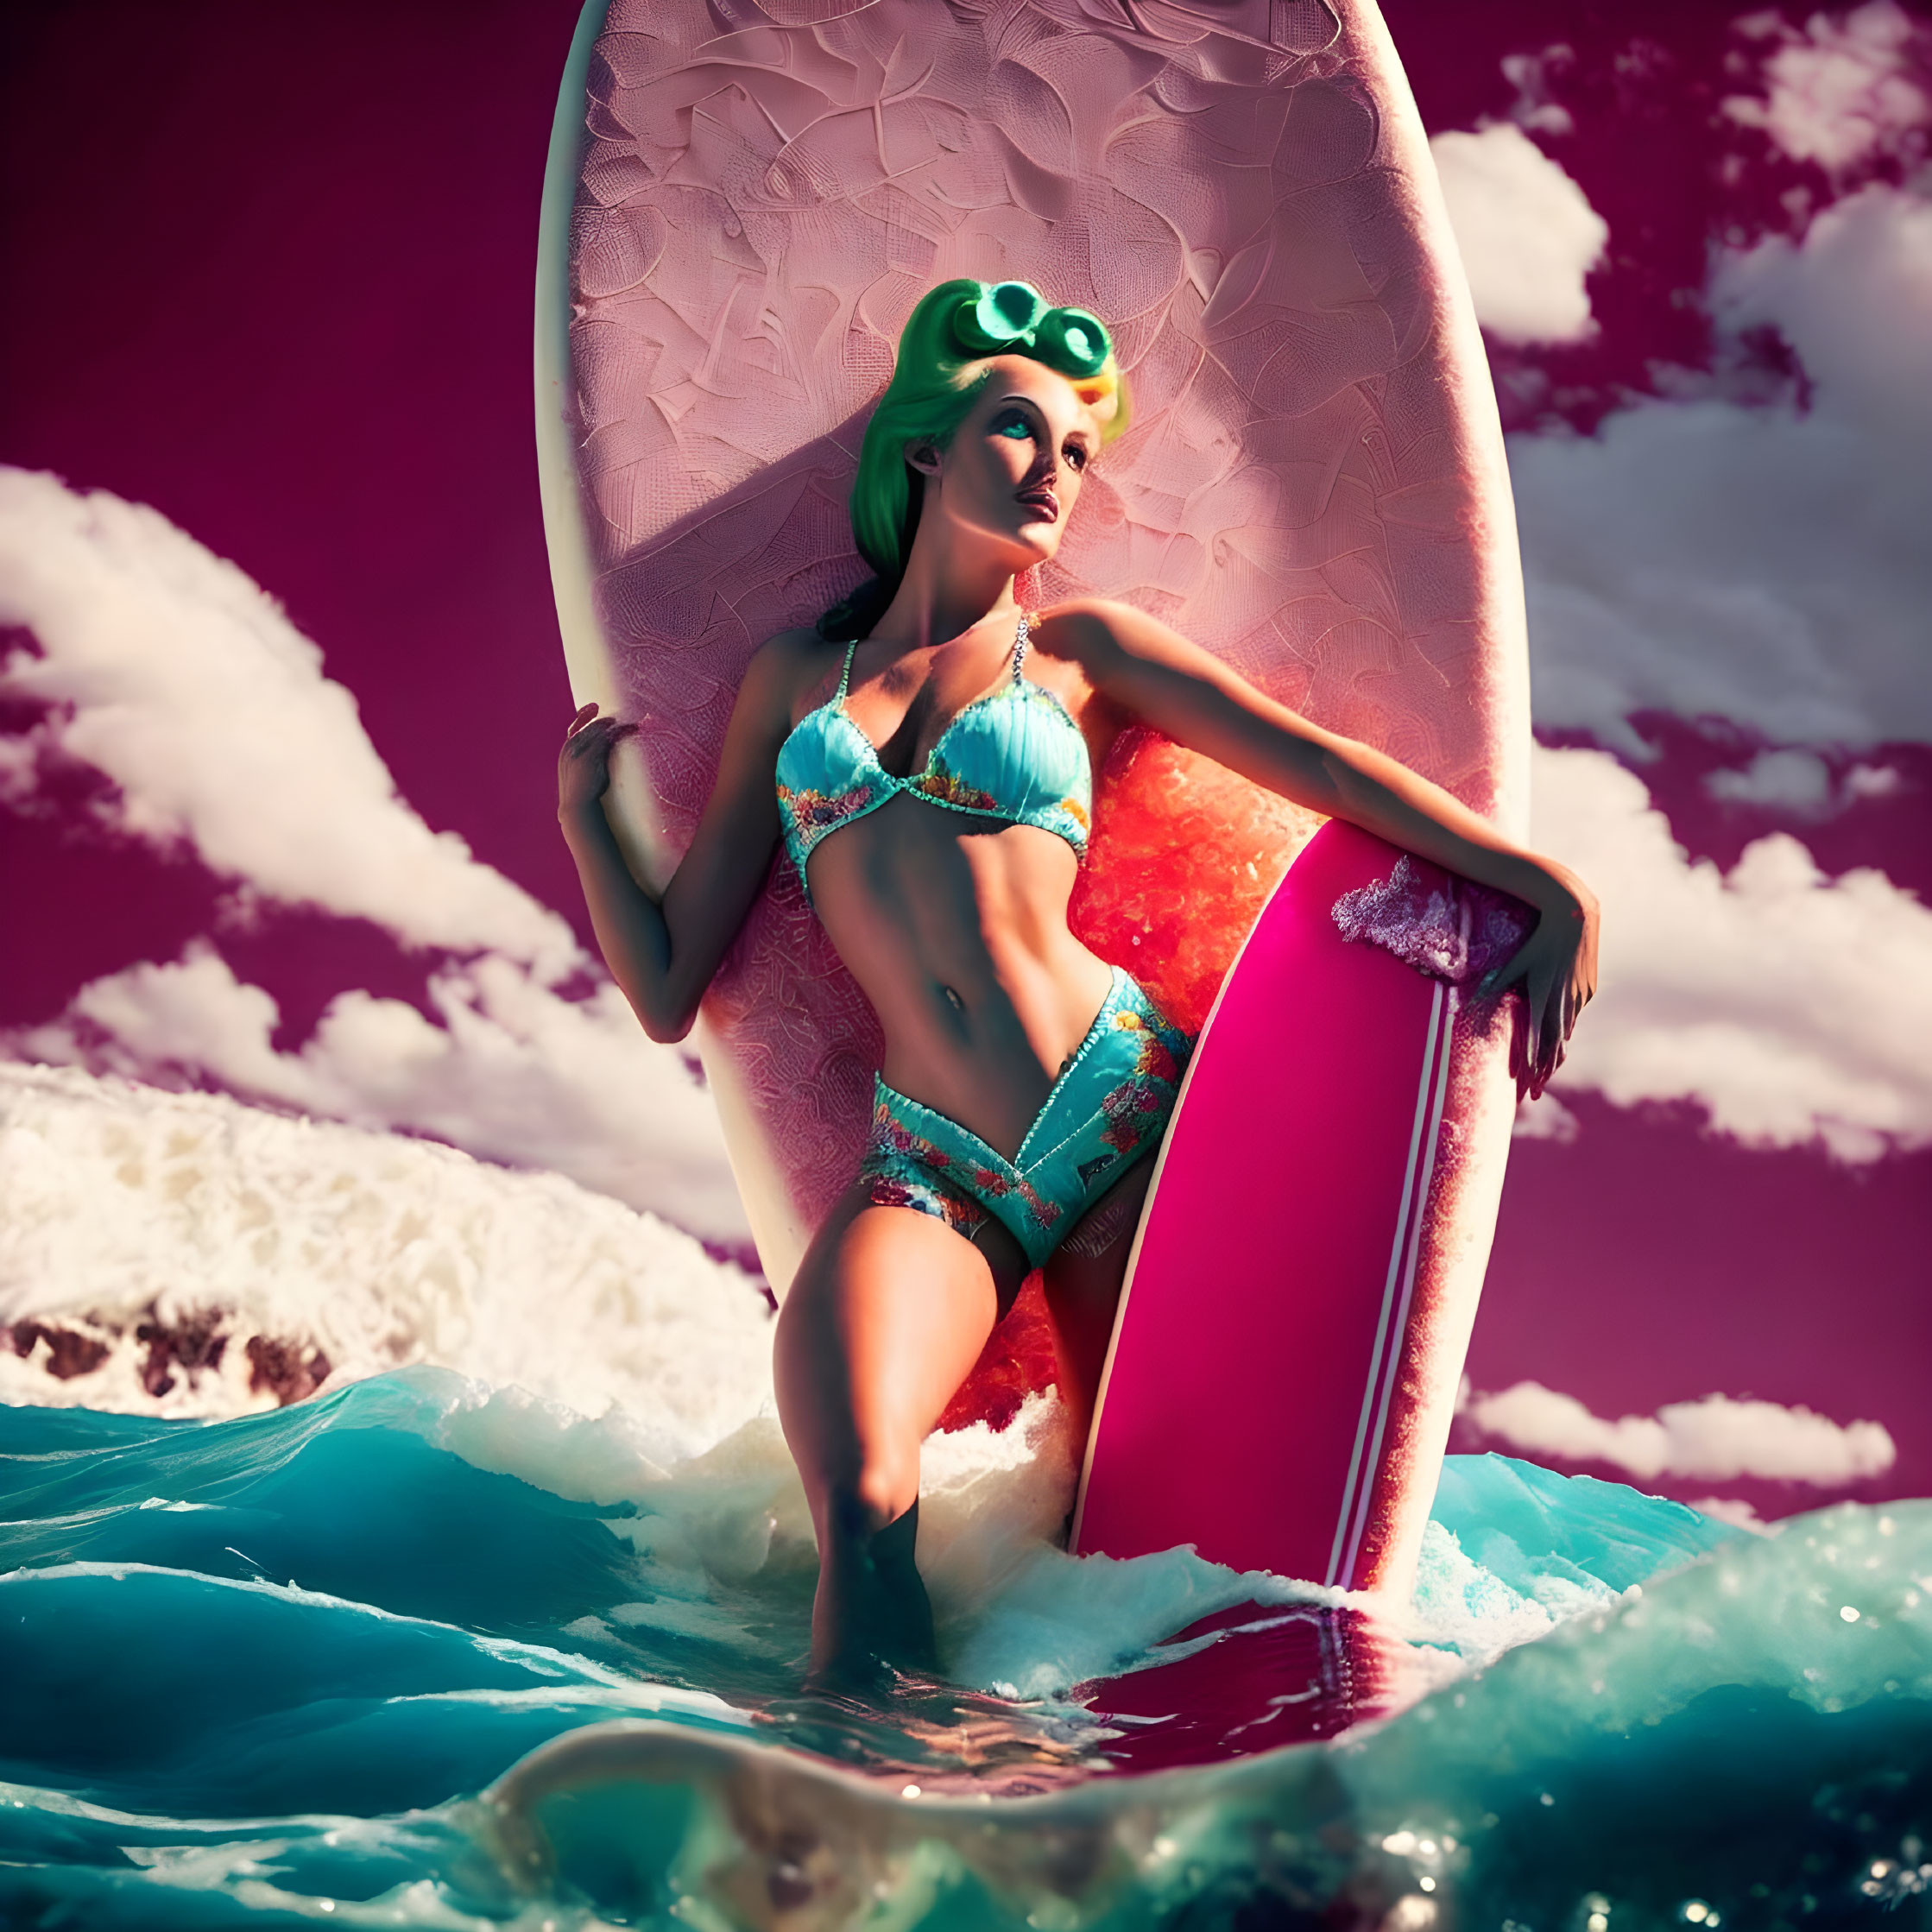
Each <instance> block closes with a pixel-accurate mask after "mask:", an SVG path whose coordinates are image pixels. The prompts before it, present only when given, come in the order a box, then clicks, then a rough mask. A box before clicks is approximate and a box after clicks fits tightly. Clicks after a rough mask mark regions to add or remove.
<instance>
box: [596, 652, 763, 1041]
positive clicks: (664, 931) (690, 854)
mask: <svg viewBox="0 0 1932 1932" xmlns="http://www.w3.org/2000/svg"><path fill="white" fill-rule="evenodd" d="M801 645H802V640H801V639H799V638H798V637H796V636H794V635H786V636H784V637H779V638H773V640H772V641H771V642H770V643H769V644H767V645H766V646H765V647H763V648H762V649H761V651H759V653H757V655H756V656H755V657H754V658H753V660H752V661H751V664H750V666H749V667H748V669H747V671H746V672H745V681H744V684H743V685H742V687H741V689H740V691H739V692H738V701H737V704H736V706H735V707H734V708H733V710H732V713H731V723H730V724H729V727H728V728H727V729H726V731H725V735H724V751H723V756H722V757H721V759H720V760H719V761H718V773H717V783H716V784H715V785H714V786H712V788H711V795H710V799H708V800H707V801H706V803H705V806H704V816H703V817H702V818H700V819H699V820H698V831H697V835H696V836H695V837H693V838H692V840H691V849H690V850H688V851H687V852H686V853H685V856H684V858H683V859H682V860H681V861H680V862H679V866H678V869H677V870H676V872H674V873H673V874H672V877H671V881H670V883H669V885H667V886H666V888H665V891H664V896H663V898H662V900H653V898H652V897H651V895H650V894H649V893H647V892H646V891H645V890H644V889H643V887H641V886H640V885H639V884H638V882H637V881H636V880H635V878H634V877H633V876H632V874H631V870H630V868H629V867H628V865H627V864H626V863H625V862H624V856H623V854H622V852H621V851H620V850H619V849H618V846H617V841H616V837H614V836H613V835H612V832H611V830H610V822H609V819H608V818H605V816H604V811H603V795H604V793H605V792H606V791H607V790H608V789H609V784H610V748H611V746H612V745H613V744H614V743H615V742H616V740H617V739H619V738H620V737H623V736H628V734H629V733H630V732H631V731H632V730H634V729H635V726H634V725H623V724H619V723H617V722H616V720H615V719H613V718H607V717H598V716H597V706H596V705H594V704H586V705H585V706H584V709H583V710H580V711H579V712H578V714H577V716H576V717H575V718H574V719H572V720H571V728H570V734H569V736H567V737H565V740H564V746H563V749H562V750H561V751H560V752H559V754H558V758H557V818H558V821H559V824H561V825H562V827H563V831H564V839H565V843H566V844H567V845H568V846H569V847H570V849H571V857H573V858H574V859H575V860H576V861H577V872H578V878H579V879H580V880H581V881H583V886H584V900H585V901H586V903H587V904H588V905H589V906H590V925H591V928H592V930H593V931H595V932H596V934H597V948H598V950H599V951H601V952H602V953H603V959H604V963H605V964H606V965H607V966H608V967H609V969H610V974H611V977H612V978H613V979H615V980H616V982H617V984H618V986H619V987H620V988H622V990H623V994H624V997H625V998H626V999H627V1000H628V1001H630V1003H631V1007H632V1010H633V1011H634V1012H635V1013H636V1014H637V1017H638V1019H639V1020H640V1021H641V1023H642V1025H643V1027H644V1031H645V1032H647V1033H648V1034H649V1035H650V1037H651V1038H652V1039H654V1040H664V1041H670V1040H680V1039H683V1038H684V1037H685V1034H686V1033H688V1032H690V1031H691V1022H692V1021H693V1020H695V1019H696V1018H697V1017H698V1001H700V1000H701V999H703V997H704V989H705V988H707V987H708V986H710V983H711V975H713V974H714V973H716V972H717V969H718V963H719V962H720V961H721V960H722V959H723V957H724V954H725V950H726V949H727V948H728V947H729V945H730V944H731V942H732V940H733V939H734V938H736V937H737V932H738V928H739V927H740V926H741V925H743V924H744V919H745V915H746V913H747V912H749V911H750V910H751V903H752V900H754V898H755V897H756V896H757V893H758V888H759V887H760V886H761V884H763V882H764V879H765V874H766V870H767V868H768V867H769V865H770V863H771V856H772V847H773V845H774V844H775V843H777V841H778V836H779V818H778V799H777V794H776V792H775V791H774V789H773V773H774V770H775V767H776V766H777V763H778V752H779V747H780V745H781V744H783V743H784V742H785V736H786V732H787V730H788V729H790V726H791V709H792V686H793V684H794V682H795V680H796V679H797V677H798V676H799V670H800V661H799V660H800V657H801Z"/></svg>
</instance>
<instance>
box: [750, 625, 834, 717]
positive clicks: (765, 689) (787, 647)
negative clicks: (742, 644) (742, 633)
mask: <svg viewBox="0 0 1932 1932" xmlns="http://www.w3.org/2000/svg"><path fill="white" fill-rule="evenodd" d="M844 654H845V647H844V646H843V644H833V643H830V642H828V641H826V640H825V639H824V638H823V637H821V636H820V635H818V632H817V631H816V630H814V629H813V628H811V625H810V624H801V625H800V626H799V628H797V629H795V630H781V631H780V632H778V633H777V634H776V635H773V636H771V637H767V639H766V640H765V641H764V642H763V643H762V644H761V645H760V646H759V647H758V648H757V649H756V650H755V651H754V652H753V653H751V661H750V663H749V664H748V665H747V666H745V675H744V683H743V685H742V687H741V697H742V700H744V701H746V702H750V703H755V704H767V705H770V706H771V707H773V709H774V710H778V711H780V712H789V711H790V710H791V709H792V704H793V703H794V701H795V700H796V699H797V698H799V696H800V695H801V694H802V693H804V692H805V691H809V690H811V687H812V685H815V684H817V683H818V682H819V681H820V680H821V679H823V678H824V675H825V672H826V669H827V667H828V666H830V667H831V668H832V669H834V670H836V669H837V666H838V664H839V661H840V660H841V659H842V658H843V656H844Z"/></svg>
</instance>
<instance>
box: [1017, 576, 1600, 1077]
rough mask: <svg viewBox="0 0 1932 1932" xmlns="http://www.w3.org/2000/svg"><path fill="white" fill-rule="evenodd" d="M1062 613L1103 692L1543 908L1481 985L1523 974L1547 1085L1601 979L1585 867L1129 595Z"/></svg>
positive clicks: (1306, 801) (1190, 740) (1207, 748)
mask: <svg viewBox="0 0 1932 1932" xmlns="http://www.w3.org/2000/svg"><path fill="white" fill-rule="evenodd" d="M1051 625H1052V631H1051V645H1050V648H1051V652H1052V653H1053V654H1054V655H1055V656H1058V657H1065V658H1069V659H1071V660H1073V661H1074V662H1075V663H1076V664H1078V665H1079V666H1080V667H1081V669H1082V670H1083V672H1085V673H1086V676H1087V679H1088V682H1089V684H1090V685H1092V686H1093V688H1094V689H1095V691H1097V692H1099V693H1100V694H1101V695H1102V697H1104V698H1108V699H1110V700H1111V701H1112V702H1113V703H1114V704H1116V705H1118V706H1119V707H1120V708H1121V710H1123V711H1125V712H1127V714H1129V715H1130V716H1131V717H1134V718H1136V719H1138V720H1139V721H1140V722H1141V723H1145V724H1147V725H1150V726H1152V728H1153V729H1155V730H1157V731H1159V732H1160V733H1162V734H1163V735H1164V736H1166V737H1169V738H1171V739H1173V740H1174V742H1176V743H1178V744H1181V745H1184V746H1186V747H1187V748H1189V749H1190V750H1192V751H1198V752H1201V753H1203V754H1205V755H1206V756H1208V757H1209V758H1212V759H1213V760H1214V761H1215V762H1216V763H1217V764H1222V765H1225V766H1227V767H1228V769H1229V770H1230V771H1235V772H1239V773H1241V775H1242V777H1244V778H1247V779H1252V780H1253V781H1254V782H1255V783H1256V784H1257V785H1264V786H1266V787H1267V788H1268V789H1269V790H1270V791H1271V792H1279V793H1280V795H1281V796H1282V797H1283V798H1285V799H1292V800H1293V801H1294V803H1295V804H1297V805H1305V806H1306V807H1308V809H1309V810H1310V811H1319V812H1322V813H1323V814H1325V815H1326V816H1327V817H1329V818H1344V819H1347V820H1348V823H1349V824H1352V825H1359V826H1361V829H1362V830H1364V831H1367V832H1372V833H1373V834H1374V835H1375V837H1378V838H1385V839H1386V840H1387V841H1388V842H1389V843H1390V844H1392V845H1397V846H1399V847H1401V849H1403V850H1404V851H1405V852H1413V853H1414V854H1415V855H1416V856H1417V857H1418V858H1424V859H1428V860H1430V861H1432V862H1434V863H1436V864H1437V865H1440V866H1442V867H1443V868H1445V869H1447V870H1448V871H1450V872H1455V873H1460V874H1462V877H1464V878H1465V879H1473V880H1474V881H1476V882H1477V883H1478V884H1479V885H1484V886H1490V887H1494V888H1496V889H1497V890H1498V891H1500V892H1506V893H1509V894H1510V895H1511V896H1512V897H1513V898H1516V899H1519V900H1524V901H1525V903H1526V904H1528V905H1529V906H1531V907H1532V908H1533V909H1534V911H1535V912H1536V913H1537V924H1536V927H1535V930H1534V931H1532V932H1531V935H1530V937H1529V938H1527V939H1526V940H1525V942H1524V943H1523V944H1522V945H1521V946H1520V947H1518V950H1517V951H1516V953H1515V954H1514V956H1513V957H1511V958H1510V959H1509V960H1508V961H1506V963H1504V964H1502V965H1500V966H1499V967H1497V968H1495V969H1493V970H1492V971H1491V972H1490V973H1489V974H1487V975H1486V976H1485V978H1484V979H1483V981H1482V983H1481V985H1480V986H1479V987H1478V988H1476V991H1477V994H1478V996H1482V995H1486V994H1491V993H1494V992H1498V991H1500V990H1501V989H1502V988H1506V987H1510V986H1514V985H1518V984H1519V985H1521V986H1522V988H1523V989H1524V994H1525V1000H1526V1001H1527V1002H1528V1007H1529V1021H1530V1024H1529V1027H1528V1029H1527V1035H1526V1038H1525V1040H1524V1041H1523V1051H1519V1052H1518V1055H1517V1056H1516V1061H1517V1064H1516V1073H1517V1083H1518V1089H1520V1090H1523V1091H1526V1092H1528V1093H1530V1094H1532V1095H1533V1094H1537V1093H1540V1092H1541V1091H1542V1090H1543V1087H1544V1083H1545V1082H1546V1081H1547V1080H1548V1079H1549V1078H1550V1075H1551V1074H1553V1073H1554V1072H1555V1071H1556V1068H1557V1067H1558V1066H1559V1065H1560V1064H1562V1061H1563V1045H1564V1043H1565V1041H1566V1040H1568V1039H1569V1032H1570V1029H1571V1027H1572V1026H1575V1023H1576V1016H1577V1014H1578V1013H1581V1012H1582V1009H1583V1007H1585V1006H1586V1005H1587V1004H1588V1001H1589V999H1590V995H1591V994H1593V993H1594V991H1595V990H1596V937H1597V904H1596V900H1595V898H1594V895H1593V894H1592V893H1591V891H1590V889H1589V887H1588V886H1586V885H1585V884H1584V883H1583V881H1582V880H1581V879H1579V878H1578V877H1577V876H1576V874H1575V873H1573V872H1571V871H1570V870H1569V868H1568V867H1567V866H1563V865H1561V864H1559V863H1557V862H1556V861H1555V860H1554V859H1548V858H1544V857H1542V856H1539V855H1537V854H1536V853H1534V852H1530V851H1527V850H1525V849H1524V848H1523V847H1522V846H1520V845H1518V844H1515V843H1513V842H1512V841H1511V840H1509V839H1507V838H1506V837H1504V836H1503V835H1502V834H1501V833H1500V832H1499V831H1498V830H1496V828H1495V827H1494V826H1493V825H1492V824H1490V823H1489V822H1488V820H1487V819H1486V818H1481V816H1479V815H1478V814H1477V813H1475V812H1474V811H1470V810H1469V808H1468V806H1467V805H1463V804H1462V802H1461V801H1460V800H1459V799H1455V798H1454V797H1452V796H1451V795H1450V794H1449V792H1445V791H1444V790H1443V788H1442V786H1439V785H1436V784H1432V783H1431V782H1430V780H1428V779H1425V778H1422V777H1420V776H1418V775H1417V773H1414V772H1411V770H1409V769H1408V767H1406V766H1404V765H1399V764H1398V763H1397V762H1396V761H1395V760H1394V759H1392V758H1390V757H1388V756H1386V755H1385V754H1383V753H1381V752H1379V751H1375V750H1373V749H1372V748H1370V747H1368V746H1367V745H1365V744H1361V743H1358V742H1356V741H1355V740H1354V739H1352V738H1343V737H1339V736H1336V734H1335V733H1334V732H1332V731H1325V730H1323V729H1322V727H1321V726H1319V725H1317V724H1311V723H1310V722H1309V721H1308V719H1306V718H1304V717H1301V716H1300V715H1299V714H1298V713H1297V712H1295V711H1291V710H1289V709H1288V707H1287V706H1286V705H1285V704H1277V703H1276V702H1275V701H1274V700H1273V699H1272V698H1268V697H1266V696H1265V695H1264V694H1263V693H1262V692H1260V691H1257V690H1256V689H1255V688H1254V687H1253V685H1251V684H1249V683H1248V682H1247V679H1245V678H1243V677H1241V675H1240V673H1239V672H1234V671H1233V670H1230V669H1229V668H1228V666H1226V665H1225V664H1223V663H1222V662H1221V660H1219V659H1218V658H1216V657H1215V656H1214V655H1212V653H1209V652H1207V651H1204V650H1203V649H1202V648H1201V647H1200V646H1199V645H1197V644H1191V643H1190V642H1189V641H1188V640H1187V639H1186V638H1184V637H1183V636H1181V635H1179V633H1178V632H1177V631H1173V630H1170V629H1169V628H1168V627H1167V626H1166V625H1165V624H1163V623H1161V622H1159V621H1157V620H1156V619H1154V618H1152V617H1149V616H1146V614H1145V613H1144V612H1141V611H1139V610H1135V609H1133V608H1132V607H1131V606H1130V605H1127V604H1121V603H1110V602H1103V601H1101V600H1097V599H1096V600H1094V601H1091V602H1087V601H1083V602H1080V603H1068V604H1063V605H1061V606H1060V607H1059V608H1058V609H1056V610H1055V611H1053V612H1052V613H1051ZM1043 642H1045V640H1043Z"/></svg>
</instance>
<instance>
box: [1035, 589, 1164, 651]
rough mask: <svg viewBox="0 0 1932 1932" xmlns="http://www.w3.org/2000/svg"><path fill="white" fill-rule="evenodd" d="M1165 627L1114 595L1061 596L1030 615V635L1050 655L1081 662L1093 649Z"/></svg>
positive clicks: (1125, 641)
mask: <svg viewBox="0 0 1932 1932" xmlns="http://www.w3.org/2000/svg"><path fill="white" fill-rule="evenodd" d="M1154 630H1165V626H1164V625H1161V624H1160V623H1159V622H1158V621H1157V620H1156V619H1154V618H1152V617H1150V616H1148V615H1147V614H1146V611H1144V610H1137V609H1134V607H1133V605H1132V604H1131V603H1121V601H1120V599H1119V598H1117V597H1064V598H1063V599H1062V600H1061V601H1060V602H1059V603H1051V604H1048V605H1047V606H1046V607H1045V609H1043V610H1041V611H1040V612H1039V615H1038V616H1036V617H1035V618H1034V619H1033V624H1032V636H1033V639H1034V641H1035V642H1036V643H1037V644H1038V645H1039V647H1040V649H1042V650H1043V651H1045V653H1047V654H1048V655H1049V656H1051V657H1064V658H1070V659H1072V660H1075V661H1076V663H1082V664H1084V663H1085V662H1086V660H1088V658H1089V657H1090V656H1091V655H1092V653H1094V652H1095V650H1104V649H1106V648H1108V647H1112V646H1117V645H1121V644H1127V643H1132V642H1133V641H1134V640H1136V639H1139V638H1141V637H1144V636H1146V635H1147V634H1148V633H1149V632H1150V631H1154Z"/></svg>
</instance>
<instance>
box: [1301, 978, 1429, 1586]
mask: <svg viewBox="0 0 1932 1932" xmlns="http://www.w3.org/2000/svg"><path fill="white" fill-rule="evenodd" d="M1446 994H1447V988H1445V987H1444V986H1443V983H1442V982H1440V981H1437V982H1436V986H1435V989H1434V992H1433V994H1432V995H1431V997H1430V1003H1429V1029H1428V1032H1427V1034H1426V1035H1425V1037H1424V1042H1423V1051H1422V1066H1421V1070H1420V1072H1419V1074H1418V1076H1417V1082H1416V1110H1415V1116H1414V1119H1413V1121H1412V1122H1411V1126H1410V1129H1409V1159H1408V1165H1407V1166H1406V1168H1405V1171H1404V1173H1403V1177H1402V1192H1401V1195H1400V1196H1399V1197H1398V1201H1397V1203H1396V1215H1395V1228H1394V1231H1393V1236H1392V1240H1391V1241H1390V1244H1389V1266H1388V1273H1387V1275H1386V1278H1385V1279H1384V1281H1383V1284H1382V1306H1381V1310H1380V1313H1379V1314H1378V1316H1377V1317H1376V1322H1375V1342H1374V1346H1373V1348H1371V1350H1370V1351H1369V1357H1368V1374H1367V1380H1366V1381H1365V1382H1364V1384H1363V1387H1362V1398H1361V1415H1360V1417H1358V1418H1357V1420H1356V1423H1355V1440H1354V1446H1353V1449H1351V1451H1350V1454H1349V1458H1348V1477H1347V1479H1346V1481H1344V1482H1343V1484H1342V1506H1341V1508H1340V1510H1339V1511H1338V1512H1337V1514H1336V1517H1335V1541H1334V1543H1333V1544H1332V1545H1331V1546H1330V1548H1329V1572H1328V1575H1327V1576H1326V1577H1325V1578H1324V1579H1323V1581H1324V1582H1326V1583H1327V1584H1328V1585H1329V1588H1334V1587H1335V1585H1336V1584H1337V1583H1340V1584H1341V1585H1342V1588H1345V1589H1347V1588H1353V1587H1354V1586H1353V1581H1352V1579H1353V1577H1354V1568H1355V1559H1356V1557H1357V1556H1359V1555H1360V1554H1361V1537H1362V1530H1363V1527H1364V1525H1366V1522H1367V1511H1368V1502H1369V1499H1370V1497H1371V1496H1372V1495H1373V1493H1374V1488H1375V1465H1376V1462H1377V1460H1378V1458H1379V1457H1380V1454H1381V1446H1382V1436H1383V1432H1384V1430H1386V1427H1387V1424H1388V1407H1389V1400H1390V1397H1391V1395H1392V1391H1393V1382H1394V1376H1393V1367H1394V1364H1395V1363H1396V1362H1398V1361H1400V1359H1401V1355H1402V1341H1403V1335H1404V1331H1405V1329H1406V1328H1407V1326H1408V1320H1409V1302H1410V1299H1411V1295H1412V1293H1413V1291H1414V1288H1415V1266H1416V1255H1417V1251H1418V1247H1419V1237H1420V1231H1421V1225H1422V1209H1423V1208H1424V1204H1425V1203H1427V1201H1428V1198H1429V1182H1430V1177H1431V1176H1432V1175H1433V1173H1434V1171H1435V1166H1436V1132H1437V1129H1438V1127H1440V1125H1441V1120H1442V1106H1443V1088H1444V1086H1445V1085H1446V1076H1447V1072H1448V1068H1449V1028H1448V1027H1447V1026H1444V1025H1443V1013H1444V1008H1445V1007H1446V1006H1447V1005H1448V1003H1449V1002H1448V1000H1447V998H1446V997H1445V995H1446ZM1418 1178H1419V1180H1420V1185H1419V1186H1418V1185H1417V1181H1418ZM1398 1305H1399V1312H1398ZM1392 1317H1393V1320H1392ZM1378 1394H1380V1403H1378V1401H1377V1396H1378ZM1351 1525H1352V1526H1353V1531H1354V1533H1353V1535H1351V1534H1350V1530H1351ZM1345 1549H1346V1552H1347V1556H1346V1560H1344V1554H1343V1553H1344V1550H1345Z"/></svg>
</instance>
